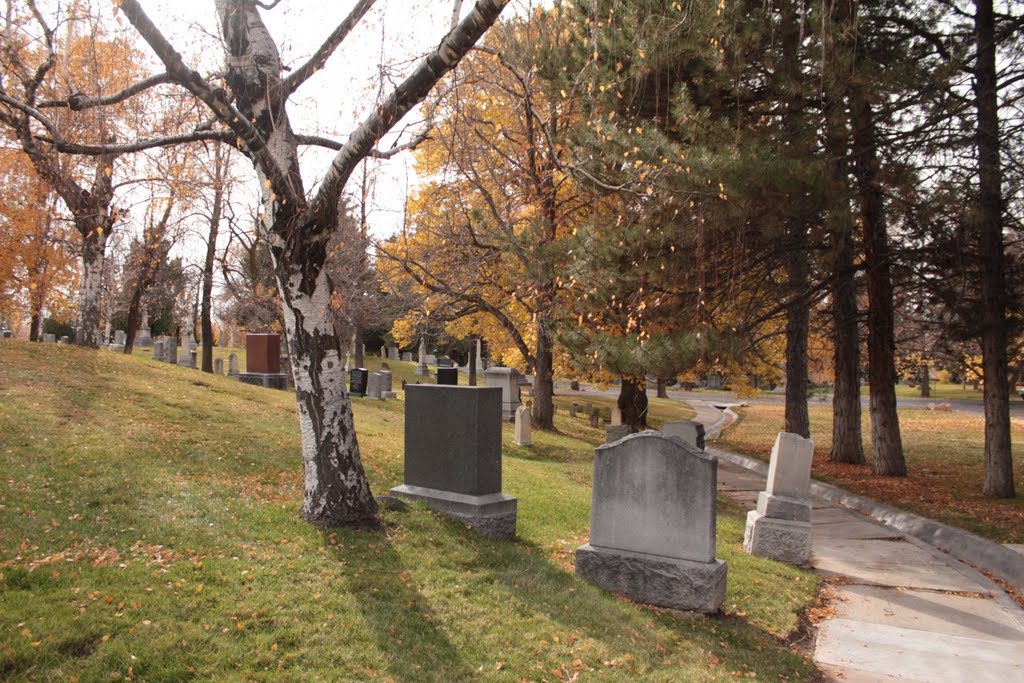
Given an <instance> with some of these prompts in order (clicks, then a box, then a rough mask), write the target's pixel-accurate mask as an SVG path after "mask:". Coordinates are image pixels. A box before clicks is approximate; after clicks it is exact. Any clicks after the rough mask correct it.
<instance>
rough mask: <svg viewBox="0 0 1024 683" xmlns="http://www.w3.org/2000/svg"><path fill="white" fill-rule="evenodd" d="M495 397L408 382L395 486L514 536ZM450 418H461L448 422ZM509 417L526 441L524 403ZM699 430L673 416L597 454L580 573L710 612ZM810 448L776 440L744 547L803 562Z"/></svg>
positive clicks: (709, 494)
mask: <svg viewBox="0 0 1024 683" xmlns="http://www.w3.org/2000/svg"><path fill="white" fill-rule="evenodd" d="M500 401H501V395H500V392H499V391H498V390H497V389H496V388H483V387H481V388H478V389H477V391H474V392H466V391H465V390H464V388H455V387H445V386H440V385H422V386H420V385H416V386H410V387H407V393H406V418H405V474H404V480H403V481H404V483H403V484H402V485H401V486H399V487H396V488H394V489H392V493H393V494H395V495H398V496H402V497H406V498H412V499H415V500H421V501H423V502H425V503H427V504H428V505H430V506H432V507H435V508H436V509H438V510H441V511H442V512H444V513H446V514H448V515H451V516H453V517H455V518H456V519H459V520H460V521H462V522H464V523H466V524H467V525H468V526H470V527H471V528H474V529H475V530H477V531H479V532H480V533H484V534H487V535H495V536H503V537H512V536H515V526H516V522H515V518H516V511H517V503H516V499H514V498H511V497H510V496H507V495H506V494H504V493H502V492H501V425H500V411H499V405H500ZM453 415H457V416H458V418H457V420H458V425H455V424H454V423H452V424H448V422H449V421H451V420H452V419H456V418H452V417H450V416H453ZM515 417H516V443H517V444H519V445H527V444H528V442H529V431H528V425H529V414H528V409H527V408H526V407H525V406H522V407H520V408H519V409H518V410H517V411H516V415H515ZM456 426H457V427H458V428H456ZM618 426H619V425H616V426H615V427H618ZM521 427H523V428H524V429H525V430H526V443H525V444H521V443H520V441H521V439H522V435H521V432H520V428H521ZM608 429H609V430H612V429H613V426H609V428H608ZM612 436H613V435H612V434H609V438H611V437H612ZM703 437H704V431H703V426H702V425H700V424H699V423H696V422H690V421H678V422H670V423H668V424H666V425H665V426H664V427H663V429H662V431H660V432H655V431H645V432H641V433H638V434H632V433H625V434H624V435H623V436H622V437H621V438H617V439H615V440H613V441H611V442H610V443H606V444H605V445H604V446H601V447H598V448H597V449H596V451H595V459H594V477H593V495H592V503H591V520H590V542H589V543H587V544H585V545H584V546H581V547H580V548H578V549H577V552H576V569H577V574H579V575H580V576H581V577H582V578H584V579H586V580H588V581H590V582H592V583H595V584H597V585H599V586H602V587H604V588H606V589H608V590H611V591H614V592H617V593H622V594H624V595H626V596H628V597H631V598H633V599H635V600H638V601H641V602H645V603H650V604H654V605H659V606H663V607H672V608H677V609H687V610H696V611H703V612H713V611H717V610H718V609H719V607H720V606H721V604H722V601H723V600H724V598H725V584H726V576H727V572H728V569H727V567H726V565H725V563H724V562H722V561H721V560H718V559H716V558H715V542H716V508H715V496H716V486H717V471H718V464H717V458H716V457H715V456H714V455H713V454H710V453H708V452H707V451H705V449H704V443H703ZM812 452H813V443H812V442H811V441H809V440H807V439H802V438H800V437H799V436H796V435H793V434H786V433H782V434H780V435H779V437H778V439H777V440H776V443H775V448H774V449H773V451H772V458H771V465H770V468H769V474H768V482H767V487H766V489H765V491H763V492H762V493H761V494H760V495H759V497H758V504H757V509H755V510H753V511H751V512H750V513H749V514H748V517H747V528H746V533H745V539H744V546H745V547H746V548H747V550H748V552H751V553H753V554H756V555H761V556H765V557H770V558H772V559H777V560H781V561H784V562H789V563H792V564H804V563H806V562H807V560H808V559H809V557H810V540H811V526H810V512H811V506H810V503H809V502H808V498H809V482H810V459H811V454H812Z"/></svg>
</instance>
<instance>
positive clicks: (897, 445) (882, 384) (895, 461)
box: [850, 85, 907, 477]
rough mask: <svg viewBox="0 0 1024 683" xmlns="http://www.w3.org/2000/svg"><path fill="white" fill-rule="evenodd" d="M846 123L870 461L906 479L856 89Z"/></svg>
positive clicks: (882, 257)
mask: <svg viewBox="0 0 1024 683" xmlns="http://www.w3.org/2000/svg"><path fill="white" fill-rule="evenodd" d="M850 117H851V126H852V132H853V143H854V145H853V146H854V159H855V160H856V166H855V175H856V179H857V192H858V197H859V201H860V213H861V222H862V223H863V225H864V258H865V261H866V265H867V290H868V377H869V379H870V382H871V387H870V414H871V452H872V459H873V461H874V469H875V474H879V475H883V476H890V477H902V476H906V474H907V464H906V461H905V460H904V457H903V441H902V438H901V437H900V422H899V416H898V414H897V412H896V360H895V355H896V333H895V329H894V316H893V303H892V276H891V273H890V270H891V264H890V254H889V236H888V230H887V225H886V220H885V207H884V206H883V203H882V188H881V185H880V181H879V178H878V171H879V162H878V150H877V147H876V144H877V143H876V134H875V122H874V114H873V112H872V109H871V104H870V103H869V102H868V100H867V97H866V95H865V93H864V91H863V89H862V87H861V86H860V85H854V86H851V88H850Z"/></svg>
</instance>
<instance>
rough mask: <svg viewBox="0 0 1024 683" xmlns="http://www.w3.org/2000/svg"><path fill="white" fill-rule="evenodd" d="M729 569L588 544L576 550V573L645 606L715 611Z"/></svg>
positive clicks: (715, 562) (719, 562) (715, 563)
mask: <svg viewBox="0 0 1024 683" xmlns="http://www.w3.org/2000/svg"><path fill="white" fill-rule="evenodd" d="M728 571H729V569H728V566H727V565H726V564H725V562H723V561H722V560H713V561H712V562H694V561H692V560H680V559H675V558H671V557H664V556H660V555H646V554H644V553H635V552H630V551H628V550H616V549H613V548H600V547H596V546H593V545H591V544H590V543H587V544H586V545H582V546H580V547H579V548H577V549H576V574H577V576H580V577H582V578H584V579H586V580H587V581H588V582H590V583H592V584H595V585H597V586H601V587H602V588H604V589H606V590H609V591H612V592H613V593H622V594H623V595H625V596H627V597H628V598H630V599H632V600H636V601H637V602H643V603H646V604H648V605H657V606H659V607H670V608H672V609H685V610H694V611H696V612H717V611H718V608H719V607H721V606H722V603H723V602H724V601H725V586H726V576H727V574H728Z"/></svg>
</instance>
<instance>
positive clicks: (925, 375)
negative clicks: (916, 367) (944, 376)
mask: <svg viewBox="0 0 1024 683" xmlns="http://www.w3.org/2000/svg"><path fill="white" fill-rule="evenodd" d="M920 372H921V398H931V397H932V378H931V375H930V372H929V368H928V363H921V370H920Z"/></svg>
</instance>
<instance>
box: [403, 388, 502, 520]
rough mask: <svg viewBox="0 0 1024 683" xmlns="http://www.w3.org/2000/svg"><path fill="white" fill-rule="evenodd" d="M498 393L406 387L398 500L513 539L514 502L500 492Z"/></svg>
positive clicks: (469, 389)
mask: <svg viewBox="0 0 1024 683" xmlns="http://www.w3.org/2000/svg"><path fill="white" fill-rule="evenodd" d="M500 410H501V392H500V391H498V390H497V389H495V388H491V387H460V386H443V385H436V384H410V385H407V386H406V390H405V472H404V477H403V482H404V483H403V484H402V485H401V486H397V487H395V488H393V489H391V493H392V494H394V495H396V496H402V497H406V498H412V499H414V500H420V501H423V502H425V503H426V504H427V505H429V506H430V507H432V508H434V509H435V510H439V511H441V512H444V513H445V514H448V515H451V516H452V517H455V518H456V519H458V520H460V521H462V522H463V523H465V524H467V525H468V526H470V527H472V528H473V529H474V530H476V531H478V532H479V533H482V534H485V535H489V536H500V537H506V538H511V537H513V536H515V528H516V508H517V501H516V499H515V498H513V497H511V496H507V495H505V494H504V493H502V492H501V419H500Z"/></svg>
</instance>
